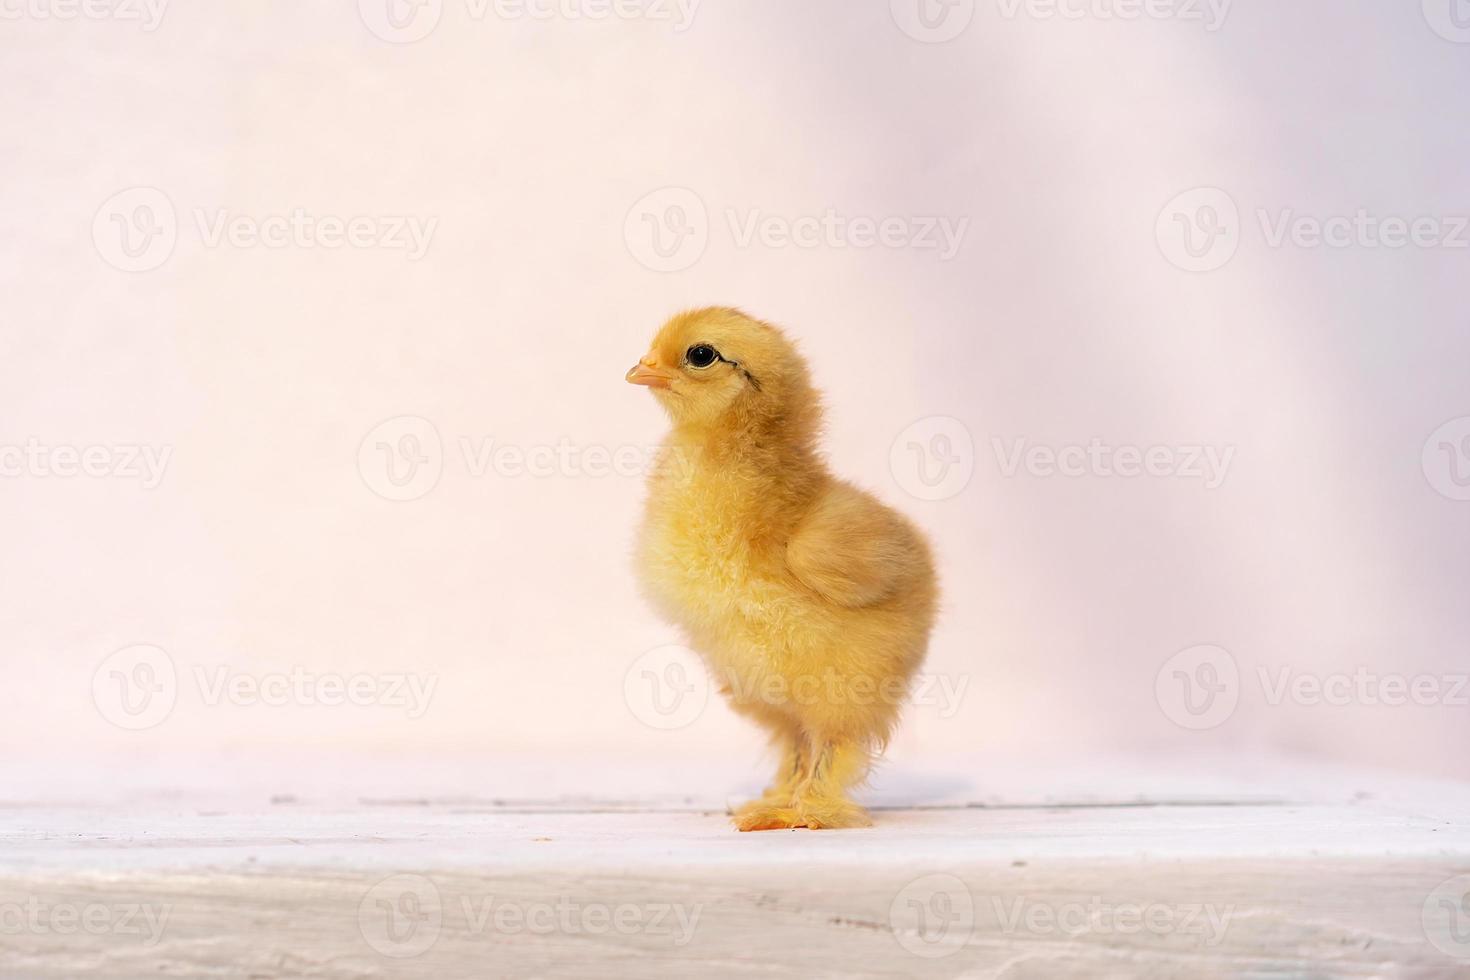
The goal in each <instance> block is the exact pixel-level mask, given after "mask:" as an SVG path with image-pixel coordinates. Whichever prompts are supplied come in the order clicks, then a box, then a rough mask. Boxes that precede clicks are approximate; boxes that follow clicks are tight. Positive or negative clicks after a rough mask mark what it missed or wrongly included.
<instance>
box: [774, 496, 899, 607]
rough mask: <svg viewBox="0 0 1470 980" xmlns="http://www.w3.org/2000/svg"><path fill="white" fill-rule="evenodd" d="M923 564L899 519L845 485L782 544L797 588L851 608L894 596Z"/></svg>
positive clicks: (819, 503) (820, 499)
mask: <svg viewBox="0 0 1470 980" xmlns="http://www.w3.org/2000/svg"><path fill="white" fill-rule="evenodd" d="M925 560H926V558H925V552H924V546H923V544H922V542H921V541H920V540H919V538H918V536H917V535H916V534H915V533H914V531H913V530H912V529H911V528H910V527H909V525H908V523H907V522H906V521H904V519H903V518H902V517H900V516H899V515H898V514H896V513H895V512H894V511H892V510H890V509H888V508H887V507H885V506H884V505H883V504H881V503H879V502H878V501H877V500H875V499H873V498H872V497H871V496H869V495H868V494H866V493H864V492H863V491H861V490H859V489H857V488H856V487H853V486H851V485H849V484H846V483H837V482H834V483H832V484H831V485H830V486H829V487H828V488H827V489H826V490H824V491H823V492H822V493H821V494H820V495H819V496H818V497H817V499H816V500H815V501H814V503H813V505H812V507H811V509H810V510H809V511H808V512H807V513H806V514H805V515H804V516H803V517H802V519H801V521H800V522H799V523H798V524H797V526H796V530H795V531H794V533H793V534H792V536H791V540H790V541H789V542H787V544H786V566H787V568H789V569H790V571H791V573H792V574H793V575H795V576H796V578H797V579H799V580H800V581H801V582H802V584H804V585H805V586H806V587H807V588H809V589H811V590H812V591H814V592H816V593H818V594H820V595H821V596H823V597H824V598H826V599H827V600H828V601H830V602H833V603H835V604H837V605H840V606H847V607H849V608H854V609H855V608H859V607H862V606H870V605H873V604H874V603H878V602H882V601H883V600H884V599H887V598H889V597H890V596H892V595H894V594H895V593H897V592H898V591H899V590H900V589H902V588H903V586H904V584H905V583H907V582H909V581H911V580H912V579H913V578H914V577H915V576H916V575H918V574H919V573H920V571H921V569H922V567H923V563H924V561H925Z"/></svg>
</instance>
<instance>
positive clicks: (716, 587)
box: [627, 308, 938, 830]
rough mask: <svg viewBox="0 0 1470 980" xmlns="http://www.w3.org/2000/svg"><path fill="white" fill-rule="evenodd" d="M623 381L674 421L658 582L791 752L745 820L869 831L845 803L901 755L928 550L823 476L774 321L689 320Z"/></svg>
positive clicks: (732, 688)
mask: <svg viewBox="0 0 1470 980" xmlns="http://www.w3.org/2000/svg"><path fill="white" fill-rule="evenodd" d="M627 380H628V381H629V382H631V383H633V384H636V385H645V386H647V387H648V388H649V389H650V390H651V391H652V392H653V394H654V396H655V397H656V398H657V400H658V402H659V404H660V405H662V406H663V408H664V410H665V411H667V412H668V414H669V417H670V419H671V420H672V422H673V428H672V430H671V431H670V433H669V436H668V438H667V439H666V440H665V442H664V445H663V449H662V451H661V454H660V456H659V461H658V464H657V466H656V467H655V470H654V473H653V475H652V476H651V477H650V480H649V494H648V503H647V507H646V510H645V513H644V520H643V526H642V529H641V531H640V534H639V542H638V553H637V562H638V567H639V571H640V573H641V575H642V580H643V585H644V588H645V590H646V592H647V594H648V595H649V597H650V599H651V600H652V601H653V603H654V604H655V605H656V606H657V608H658V609H659V610H660V612H662V613H663V614H664V615H665V616H666V617H667V618H668V619H669V620H671V621H672V622H673V623H675V624H677V625H678V626H679V627H681V628H682V629H683V630H684V632H685V633H686V635H687V638H688V642H689V645H690V646H692V647H693V648H694V649H695V650H697V651H698V652H699V654H700V655H701V656H702V657H703V658H704V660H705V662H706V663H707V665H708V666H709V668H710V671H711V674H712V676H713V677H714V678H715V680H716V681H717V682H718V683H719V685H720V686H721V689H722V692H723V693H724V694H725V696H726V697H727V698H728V699H729V701H730V704H731V706H732V707H733V708H734V709H735V710H736V711H737V712H739V713H740V714H743V715H746V716H748V717H750V718H751V719H753V720H754V721H756V722H757V723H758V724H760V725H761V726H762V727H764V728H766V729H768V730H769V731H770V732H771V735H772V738H773V740H774V743H775V745H776V746H777V748H778V750H779V752H780V754H781V765H780V769H779V770H778V772H777V775H776V779H775V782H774V783H773V784H772V785H771V786H770V788H769V789H767V790H766V792H765V794H764V795H763V796H762V797H761V798H760V799H758V800H754V801H752V802H750V803H747V804H745V805H744V806H742V807H739V808H738V809H736V810H735V811H734V820H735V824H736V826H737V827H739V828H740V829H741V830H775V829H779V828H786V827H809V828H812V829H818V828H824V827H866V826H870V825H871V823H872V822H871V820H869V818H868V815H867V812H866V811H865V810H863V808H862V807H860V806H858V805H857V804H856V803H854V802H852V800H851V799H850V798H849V797H848V792H849V790H850V789H851V788H852V787H854V786H855V785H857V784H858V783H860V782H861V781H862V780H863V779H864V777H865V776H866V775H867V773H868V770H869V768H870V766H871V765H872V762H873V760H874V758H875V757H876V756H877V755H878V754H880V753H881V752H882V751H883V748H884V746H885V745H886V744H887V741H888V738H889V736H890V735H891V734H892V732H893V729H894V726H895V724H896V723H897V721H898V716H899V711H900V708H901V707H902V704H903V701H904V700H905V699H906V697H907V694H908V687H909V683H910V681H911V679H912V678H913V676H914V673H915V672H916V671H917V670H918V668H919V665H920V663H921V662H922V661H923V659H924V653H925V650H926V648H927V647H928V642H929V631H930V628H931V626H932V625H933V621H934V614H935V607H936V604H937V602H938V587H937V584H936V582H935V575H934V565H933V561H932V559H931V557H930V553H929V547H928V545H927V543H926V542H925V540H924V538H923V536H922V535H921V534H920V532H919V531H918V530H917V529H915V528H914V526H913V525H912V524H910V523H909V522H908V521H907V520H906V519H904V518H903V517H902V516H901V515H899V514H898V513H897V512H895V511H893V510H891V509H890V508H888V507H885V506H884V505H883V504H881V503H879V502H878V501H877V500H876V499H874V498H873V497H872V496H870V495H869V494H867V493H864V492H863V491H862V490H859V489H857V488H856V487H854V486H852V485H851V484H848V483H845V482H843V481H841V480H838V479H837V478H835V477H833V476H832V475H831V474H830V473H829V472H828V471H827V468H826V466H825V465H823V462H822V460H821V459H820V458H818V456H817V452H816V442H817V436H818V429H819V426H820V423H821V406H820V404H819V399H818V395H817V392H816V391H815V390H814V389H813V387H812V385H811V381H810V378H809V374H808V371H807V366H806V362H805V361H803V360H802V357H801V355H800V354H798V353H797V351H796V348H795V347H794V346H793V345H792V344H791V342H790V341H788V340H787V339H786V337H785V336H784V335H783V334H782V333H781V331H780V330H778V329H777V328H775V327H773V326H771V325H770V324H768V323H762V322H761V321H759V320H756V319H753V318H752V317H749V316H747V315H745V314H744V313H742V312H740V311H739V310H734V309H725V308H710V309H703V310H695V311H692V312H688V313H683V314H680V315H679V316H676V317H674V318H673V319H672V320H670V321H669V322H668V323H667V324H665V325H664V327H663V329H661V330H660V331H659V332H658V335H657V336H656V337H655V338H654V341H653V346H652V348H651V349H650V350H649V352H648V354H647V355H646V356H645V357H644V358H643V359H642V360H641V361H639V362H638V364H637V365H635V366H634V367H633V369H632V370H631V371H629V372H628V375H627Z"/></svg>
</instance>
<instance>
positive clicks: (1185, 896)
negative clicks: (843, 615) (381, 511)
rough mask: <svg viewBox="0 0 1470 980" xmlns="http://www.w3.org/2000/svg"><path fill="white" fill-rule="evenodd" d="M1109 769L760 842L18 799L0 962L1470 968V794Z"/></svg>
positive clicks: (403, 801) (114, 971)
mask: <svg viewBox="0 0 1470 980" xmlns="http://www.w3.org/2000/svg"><path fill="white" fill-rule="evenodd" d="M390 775H391V774H390ZM251 778H252V777H248V776H245V777H242V780H241V782H242V784H249V783H250V782H251ZM1107 779H1114V780H1118V779H1122V777H1120V776H1118V775H1117V774H1116V770H1115V771H1114V774H1113V775H1111V776H1108V777H1106V779H1105V778H1104V777H1101V776H1099V775H1098V774H1097V772H1096V771H1095V770H1091V769H1090V770H1087V771H1085V772H1080V773H1079V774H1077V775H1075V776H1074V777H1073V778H1072V779H1070V781H1069V780H1068V779H1065V778H1062V777H1059V776H1058V777H1056V778H1052V779H1042V780H1037V781H1036V783H1035V785H1040V784H1042V783H1045V784H1049V785H1057V786H1067V785H1070V786H1072V787H1073V792H1074V793H1075V796H1074V798H1073V799H1070V800H1068V799H1066V798H1063V797H1062V796H1059V795H1057V794H1038V793H1036V792H1035V785H1033V784H1031V783H1027V782H1026V781H1025V780H1021V779H1019V778H1018V779H1016V780H1015V787H1014V788H1013V789H1012V790H1011V791H1010V792H1009V793H1007V792H1005V791H1001V790H994V791H991V792H989V793H986V794H979V795H977V798H975V799H970V800H966V799H963V798H960V799H953V800H945V801H940V802H928V803H926V804H924V805H923V806H905V805H904V801H903V800H901V799H892V798H890V799H887V800H886V801H885V799H884V796H883V794H882V793H879V794H877V797H876V798H877V800H878V801H879V802H880V804H882V808H881V809H879V810H878V811H877V813H876V817H877V826H875V827H874V828H872V829H871V830H863V831H843V832H817V833H813V832H808V831H795V832H775V833H766V834H745V835H742V834H737V833H735V832H733V831H732V830H731V829H730V827H729V825H728V823H727V821H726V819H725V817H724V815H723V813H722V812H721V803H720V801H719V800H711V799H691V798H683V799H669V798H663V797H658V796H656V795H650V797H649V798H648V799H645V800H631V801H630V800H626V799H622V800H619V799H615V798H612V797H607V798H603V799H578V800H565V799H561V800H557V799H547V800H535V799H520V800H515V799H496V798H492V797H477V796H459V797H455V796H440V797H434V796H419V795H414V796H409V797H393V796H391V795H387V796H366V797H360V798H357V799H331V798H321V799H315V798H311V796H310V795H309V794H308V795H305V796H303V795H297V794H294V793H293V794H289V795H281V796H278V797H277V798H276V800H275V802H272V801H271V800H270V799H268V798H264V799H262V798H252V794H253V793H254V792H255V790H254V789H253V788H248V785H247V788H246V789H244V790H243V791H242V793H241V794H240V796H241V797H242V798H236V799H225V798H224V796H225V795H227V794H218V793H213V794H211V793H196V794H194V796H195V797H197V798H191V795H190V794H188V793H183V794H178V795H176V797H175V798H174V799H167V798H160V797H159V796H157V795H156V794H154V795H152V796H149V795H146V794H145V795H143V796H139V795H137V794H129V793H120V794H115V796H114V798H110V799H107V800H104V801H97V802H87V801H77V800H60V801H47V800H45V799H42V798H30V799H26V798H20V799H16V800H15V801H14V802H12V803H10V804H8V805H6V806H4V808H3V809H0V976H4V977H74V976H104V977H128V978H134V977H145V976H146V977H158V976H180V977H182V976H188V977H199V976H203V977H215V976H218V977H277V976H303V977H333V978H336V977H342V978H347V977H379V976H382V977H387V976H394V977H426V978H427V977H434V978H440V977H456V976H470V977H491V976H525V975H532V976H574V977H577V976H586V977H599V978H601V977H607V976H610V975H615V974H618V973H620V972H621V973H626V974H629V975H635V976H677V977H686V976H700V975H750V976H765V977H785V976H791V977H810V976H836V975H847V976H912V975H932V976H954V977H958V976H966V977H970V976H973V977H1047V978H1051V977H1072V976H1079V977H1080V976H1128V977H1134V976H1158V977H1178V976H1189V977H1212V976H1245V977H1261V978H1266V977H1303V976H1364V977H1390V976H1404V977H1439V976H1444V977H1451V976H1470V900H1467V899H1466V897H1465V894H1466V892H1467V891H1470V877H1459V876H1470V789H1467V788H1466V787H1464V786H1463V785H1458V784H1451V783H1443V782H1434V781H1428V780H1408V779H1397V778H1388V777H1382V776H1371V775H1360V774H1351V773H1347V774H1345V773H1330V774H1324V773H1322V772H1321V771H1317V770H1311V771H1306V770H1300V771H1293V770H1292V769H1290V768H1285V769H1280V770H1275V771H1270V772H1262V773H1261V774H1260V777H1259V778H1258V779H1256V780H1254V781H1251V780H1243V779H1241V778H1239V777H1225V776H1221V777H1218V779H1216V782H1217V783H1218V787H1219V792H1218V793H1214V794H1212V793H1208V792H1204V790H1205V789H1206V788H1207V787H1208V785H1209V783H1210V780H1209V779H1196V780H1190V779H1186V778H1182V777H1181V778H1177V779H1171V777H1170V776H1169V775H1168V774H1167V773H1165V774H1162V775H1159V774H1155V775H1154V776H1152V777H1151V779H1148V780H1140V781H1139V782H1141V783H1150V785H1149V787H1148V790H1147V792H1145V793H1143V794H1138V793H1131V792H1116V793H1115V794H1114V797H1113V798H1112V799H1108V798H1105V794H1103V793H1102V792H1100V791H1099V789H1098V785H1099V784H1100V783H1105V782H1106V781H1107ZM267 781H268V780H267ZM1171 784H1177V785H1178V786H1180V787H1183V789H1182V791H1180V792H1176V793H1174V794H1172V795H1171V794H1169V793H1167V792H1165V791H1166V790H1167V789H1168V787H1169V786H1170V785H1171ZM1089 786H1090V787H1091V788H1088V787H1089ZM322 795H323V796H324V797H325V796H329V795H330V794H322ZM22 796H24V794H22ZM1007 796H1009V797H1010V798H1007ZM206 797H208V798H207V799H206Z"/></svg>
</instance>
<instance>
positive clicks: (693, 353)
mask: <svg viewBox="0 0 1470 980" xmlns="http://www.w3.org/2000/svg"><path fill="white" fill-rule="evenodd" d="M717 356H719V355H717V354H716V353H715V349H714V348H713V347H711V346H710V345H709V344H695V345H694V346H693V347H691V348H689V350H688V351H686V352H685V354H684V357H685V358H687V359H688V361H689V364H690V366H691V367H697V368H707V367H709V366H710V365H711V364H713V363H715V358H716V357H717Z"/></svg>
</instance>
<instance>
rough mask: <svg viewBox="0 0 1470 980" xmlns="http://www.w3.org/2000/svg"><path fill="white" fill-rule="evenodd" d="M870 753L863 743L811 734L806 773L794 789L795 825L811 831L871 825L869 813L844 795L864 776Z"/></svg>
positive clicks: (871, 759)
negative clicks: (796, 821) (808, 828)
mask: <svg viewBox="0 0 1470 980" xmlns="http://www.w3.org/2000/svg"><path fill="white" fill-rule="evenodd" d="M872 761H873V753H872V751H871V750H870V749H869V748H868V747H867V746H866V745H864V744H861V743H858V742H853V741H843V740H831V739H824V738H821V737H820V736H812V737H811V743H810V748H809V759H808V761H807V769H806V773H805V774H804V776H803V777H802V780H801V783H800V784H799V785H798V786H797V788H796V798H795V800H794V801H793V804H792V805H793V807H794V809H795V810H796V814H797V820H798V821H799V822H798V823H797V824H796V826H799V827H810V828H811V829H812V830H824V829H837V828H841V827H871V826H872V825H873V821H872V820H871V819H869V817H868V812H867V811H866V810H864V809H863V808H862V807H860V806H858V805H857V804H856V803H854V802H853V801H852V800H851V799H849V798H848V796H847V791H848V789H849V788H850V787H852V786H855V785H857V784H858V783H860V782H862V781H863V778H864V777H865V776H867V774H868V769H869V767H870V766H871V765H872Z"/></svg>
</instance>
